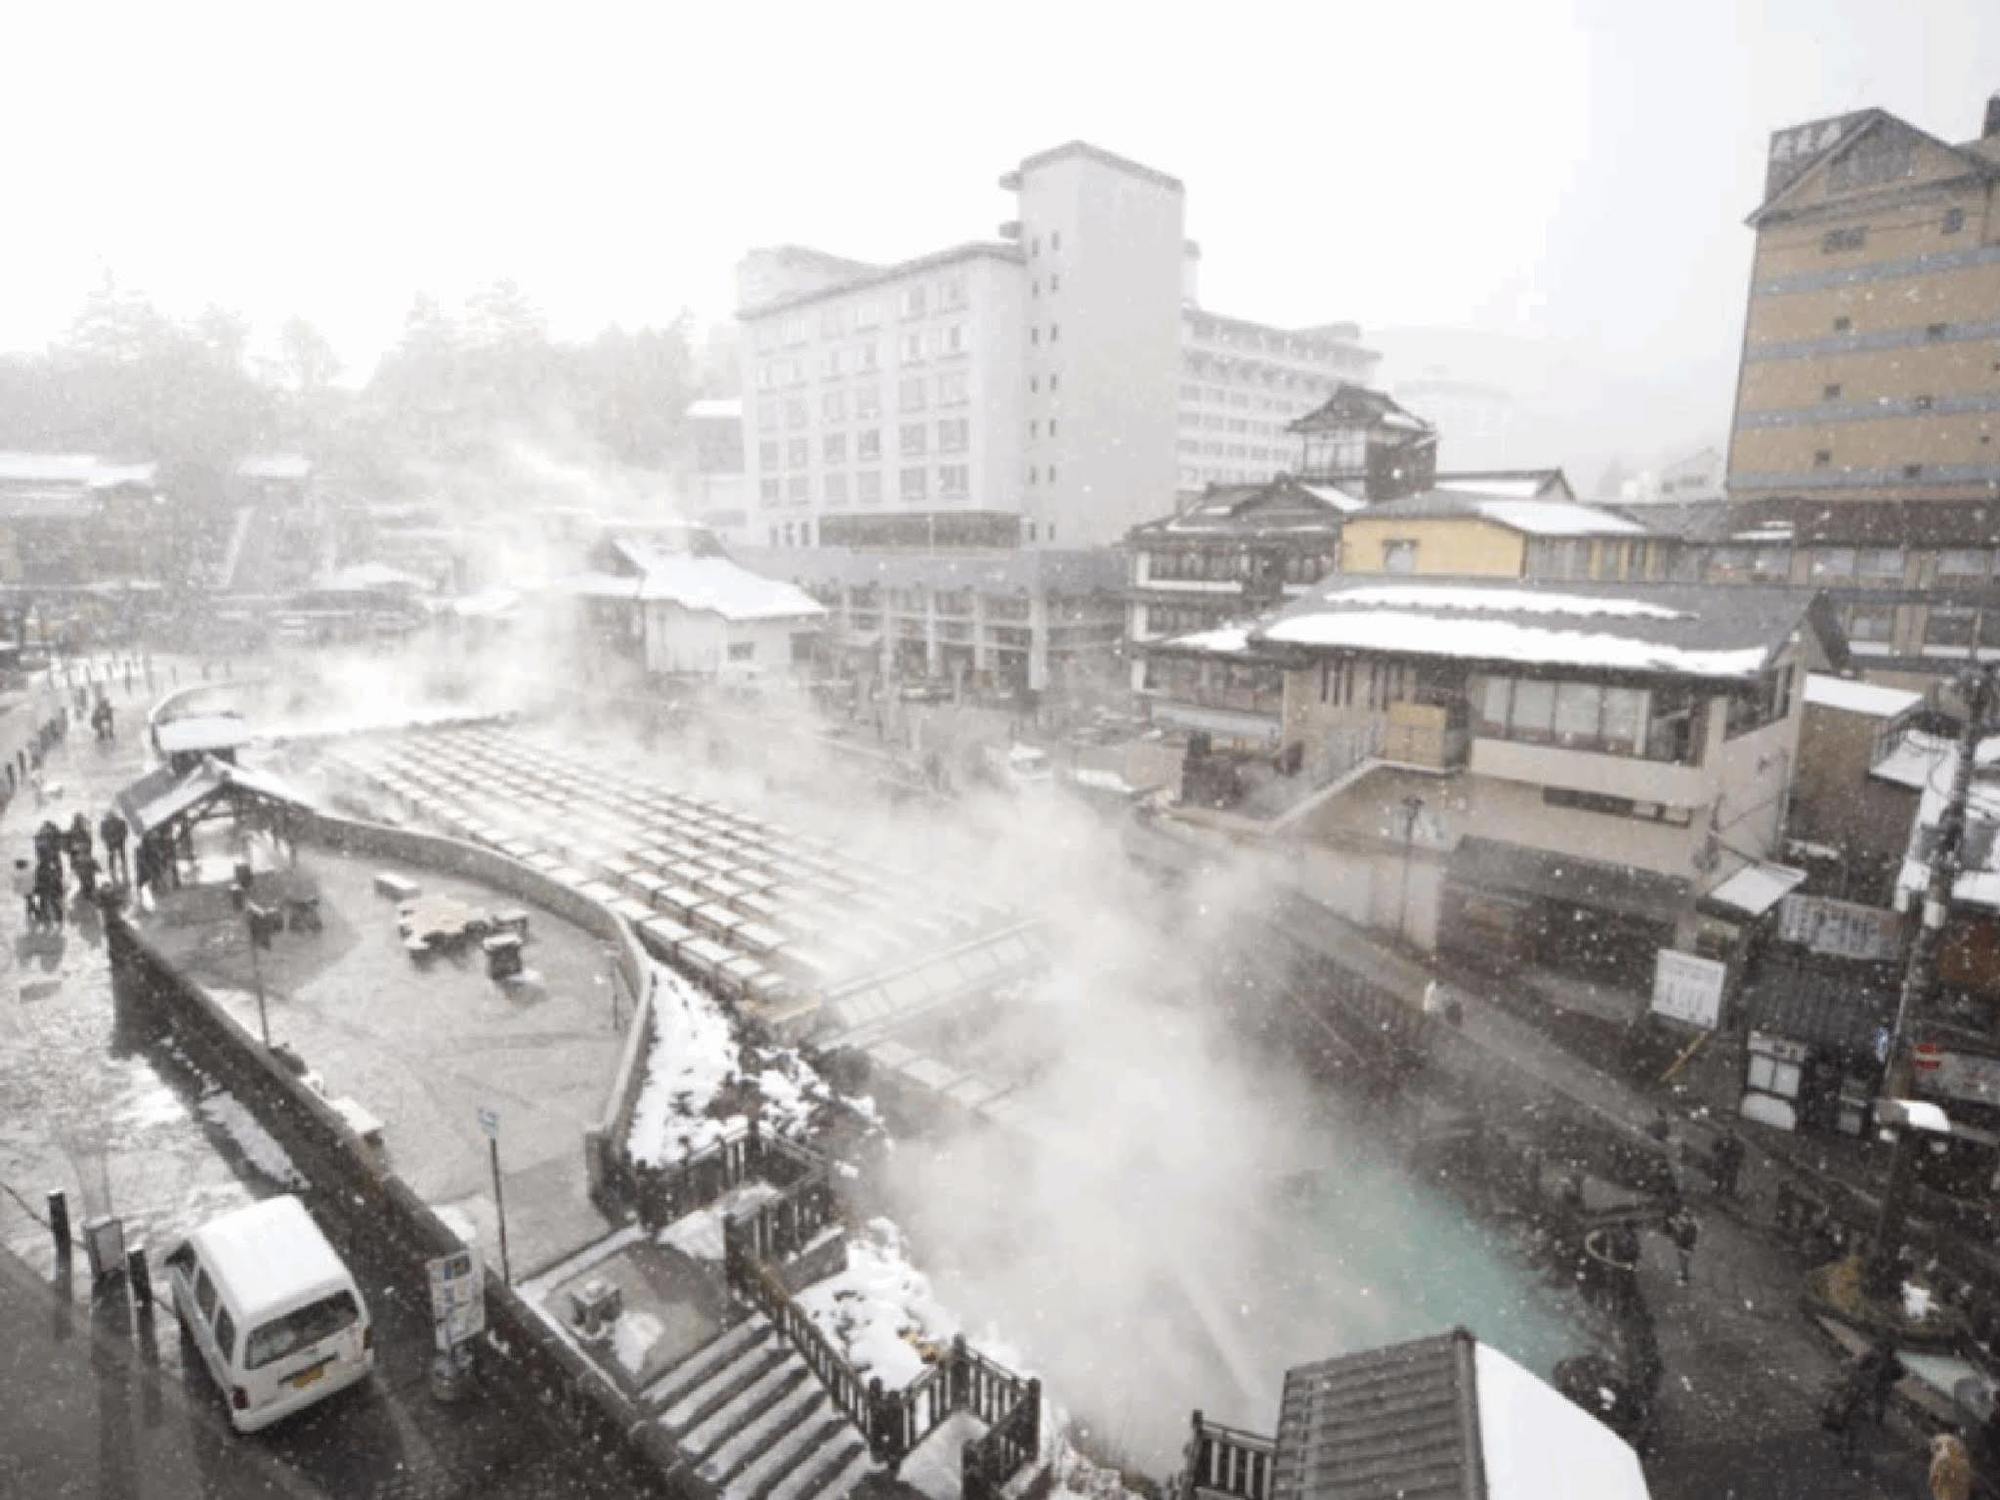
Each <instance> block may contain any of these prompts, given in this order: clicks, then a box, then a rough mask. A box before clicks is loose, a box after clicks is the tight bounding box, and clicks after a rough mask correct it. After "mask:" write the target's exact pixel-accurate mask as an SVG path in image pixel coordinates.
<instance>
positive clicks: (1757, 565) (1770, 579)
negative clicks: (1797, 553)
mask: <svg viewBox="0 0 2000 1500" xmlns="http://www.w3.org/2000/svg"><path fill="white" fill-rule="evenodd" d="M1750 576H1751V577H1753V578H1757V579H1761V580H1762V581H1764V582H1766V583H1782V582H1784V580H1786V579H1787V578H1790V577H1791V576H1792V551H1791V548H1789V547H1752V548H1751V549H1750Z"/></svg>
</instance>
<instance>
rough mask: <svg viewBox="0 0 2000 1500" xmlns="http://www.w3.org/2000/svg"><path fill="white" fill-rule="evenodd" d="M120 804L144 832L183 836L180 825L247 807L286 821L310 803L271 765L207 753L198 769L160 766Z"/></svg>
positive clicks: (257, 813)
mask: <svg viewBox="0 0 2000 1500" xmlns="http://www.w3.org/2000/svg"><path fill="white" fill-rule="evenodd" d="M117 801H118V810H119V812H120V813H122V814H123V815H124V818H125V821H126V822H127V823H128V824H130V825H131V828H132V831H133V832H134V833H135V834H137V835H138V836H139V837H140V838H149V837H152V836H154V835H161V836H163V837H166V838H175V837H178V836H179V834H180V832H181V830H183V829H186V828H192V827H193V826H194V825H195V824H197V823H201V822H206V821H207V820H208V819H210V818H213V817H219V816H223V815H228V816H231V817H236V818H241V817H242V816H243V814H244V813H245V812H246V811H249V812H251V813H253V815H255V816H258V817H260V818H264V819H271V820H274V821H280V822H282V821H283V820H285V819H286V818H289V817H290V816H291V815H293V814H295V813H299V812H304V811H307V810H309V809H310V807H311V803H309V802H308V801H307V800H306V798H305V797H303V796H302V795H300V794H299V793H298V792H297V791H295V790H293V788H292V787H290V786H289V785H287V784H286V783H285V782H284V781H282V780H280V779H279V778H278V777H276V776H273V775H271V774H270V773H269V772H268V771H258V770H254V769H252V768H251V767H248V766H234V765H230V764H228V763H227V762H225V761H222V760H218V759H217V758H216V757H214V756H212V755H211V756H205V757H203V759H202V760H201V762H200V763H199V764H198V765H196V766H195V767H194V768H193V769H191V770H187V771H179V770H176V769H175V768H174V767H172V766H161V767H159V768H158V769H156V770H152V771H149V772H147V773H146V774H145V775H144V776H142V777H140V778H139V779H138V780H137V781H135V782H133V783H132V784H131V785H130V786H128V787H126V788H125V790H124V791H122V792H120V793H119V794H118V798H117Z"/></svg>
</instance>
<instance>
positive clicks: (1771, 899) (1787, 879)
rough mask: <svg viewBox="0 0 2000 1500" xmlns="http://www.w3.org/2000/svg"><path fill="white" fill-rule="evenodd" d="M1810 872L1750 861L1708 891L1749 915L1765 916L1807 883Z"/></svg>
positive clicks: (1729, 905)
mask: <svg viewBox="0 0 2000 1500" xmlns="http://www.w3.org/2000/svg"><path fill="white" fill-rule="evenodd" d="M1805 878H1806V872H1805V871H1804V870H1795V869H1793V868H1792V867H1791V866H1790V865H1772V864H1761V863H1760V864H1749V865H1745V866H1744V867H1743V868H1742V869H1740V870H1738V871H1737V872H1736V873H1735V874H1734V875H1731V876H1730V877H1729V878H1728V879H1727V880H1725V881H1723V882H1722V884H1720V885H1718V886H1717V887H1716V888H1715V889H1714V890H1712V891H1710V892H1709V893H1708V899H1709V900H1710V901H1713V902H1716V903H1717V904H1719V905H1722V906H1727V907H1732V908H1734V909H1735V910H1737V911H1740V912H1743V913H1745V914H1747V915H1749V916H1753V917H1761V916H1763V915H1764V913H1765V912H1767V911H1769V910H1770V909H1771V908H1772V907H1774V906H1776V905H1777V904H1778V902H1779V901H1780V900H1782V899H1783V898H1784V897H1786V896H1788V895H1790V894H1791V893H1792V891H1794V890H1795V889H1797V888H1798V887H1799V886H1800V885H1802V884H1804V883H1805Z"/></svg>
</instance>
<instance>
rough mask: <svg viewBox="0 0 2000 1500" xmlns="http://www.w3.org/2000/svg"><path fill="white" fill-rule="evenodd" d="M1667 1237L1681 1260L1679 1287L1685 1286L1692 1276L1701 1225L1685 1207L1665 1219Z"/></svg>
mask: <svg viewBox="0 0 2000 1500" xmlns="http://www.w3.org/2000/svg"><path fill="white" fill-rule="evenodd" d="M1667 1236H1668V1238H1670V1239H1671V1240H1672V1241H1673V1242H1674V1249H1675V1251H1677V1252H1678V1253H1679V1255H1680V1258H1681V1285H1682V1286H1686V1285H1687V1284H1688V1282H1689V1281H1691V1280H1692V1279H1693V1276H1694V1247H1695V1242H1696V1241H1697V1240H1699V1239H1700V1238H1701V1225H1700V1224H1698V1223H1697V1222H1695V1217H1694V1214H1693V1213H1692V1212H1691V1211H1690V1210H1688V1209H1687V1208H1685V1207H1682V1208H1679V1209H1676V1210H1675V1211H1674V1212H1673V1214H1672V1215H1671V1216H1670V1217H1669V1218H1668V1219H1667Z"/></svg>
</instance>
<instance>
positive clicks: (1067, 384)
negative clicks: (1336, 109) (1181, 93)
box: [738, 141, 1375, 549]
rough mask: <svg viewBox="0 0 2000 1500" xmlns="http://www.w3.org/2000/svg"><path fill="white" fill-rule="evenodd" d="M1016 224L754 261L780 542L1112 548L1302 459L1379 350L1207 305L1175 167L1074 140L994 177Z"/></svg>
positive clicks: (756, 383)
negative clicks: (856, 256) (926, 246)
mask: <svg viewBox="0 0 2000 1500" xmlns="http://www.w3.org/2000/svg"><path fill="white" fill-rule="evenodd" d="M1000 181H1001V186H1002V187H1003V188H1005V189H1007V190H1009V191H1011V192H1013V193H1014V194H1015V195H1016V203H1017V206H1016V211H1015V212H1016V216H1015V217H1014V218H1013V219H1012V220H1010V221H1009V222H1007V223H1006V224H1004V225H1002V226H1001V233H1002V235H1003V236H1004V238H1003V239H1002V240H999V241H995V242H978V243H972V244H965V245H960V246H957V247H955V248H953V249H949V250H944V251H939V252H937V253H935V254H931V255H926V256H922V257H919V258H918V259H915V260H910V261H904V262H902V263H900V264H897V265H892V266H866V265H862V264H861V263H858V262H854V261H846V260H842V259H840V258H838V257H834V256H829V255H825V254H823V253H821V252H818V251H812V250H806V249H802V248H800V247H797V246H784V247H778V248H775V249H769V250H758V251H753V252H751V253H750V254H749V255H748V256H746V257H745V259H744V262H743V265H742V266H741V267H740V268H739V272H738V286H739V295H740V296H741V297H742V299H743V301H744V306H743V310H742V311H741V313H740V314H739V316H740V318H741V320H742V324H743V338H742V342H741V350H742V360H743V364H744V379H743V388H744V391H745V393H746V408H745V413H744V415H745V423H744V429H745V437H744V441H745V447H746V454H745V458H746V465H745V467H746V469H747V470H748V475H749V500H750V507H751V514H750V518H749V520H750V527H749V529H750V531H751V533H752V534H753V535H756V536H758V537H760V538H761V539H762V540H764V541H765V542H767V543H768V544H769V545H771V546H776V547H784V546H809V547H818V546H847V547H855V548H863V549H873V548H878V547H912V546H914V547H929V548H958V547H1013V546H1032V547H1059V548H1075V547H1095V546H1103V545H1108V544H1110V543H1112V542H1115V541H1117V540H1118V539H1119V538H1120V537H1122V536H1123V535H1124V534H1125V532H1126V531H1127V530H1129V529H1130V528H1131V527H1132V526H1133V525H1134V524H1136V523H1137V522H1139V521H1141V520H1144V519H1146V518H1148V517H1150V516H1154V515H1157V514H1159V513H1160V511H1161V510H1162V509H1164V508H1166V506H1167V505H1168V504H1170V503H1171V497H1172V496H1173V495H1174V494H1175V493H1176V492H1177V491H1191V490H1198V489H1200V488H1201V487H1203V486H1204V485H1206V484H1208V483H1210V482H1212V481H1217V480H1224V479H1227V480H1236V481H1255V480H1259V479H1264V478H1268V477H1270V476H1271V475H1274V474H1276V473H1278V472H1279V471H1280V470H1282V469H1283V468H1284V466H1285V462H1286V459H1287V458H1288V456H1289V448H1288V445H1287V444H1286V443H1285V442H1284V441H1283V438H1282V436H1281V434H1282V433H1283V429H1284V426H1285V424H1286V423H1287V422H1289V421H1291V420H1292V419H1293V418H1295V417H1297V416H1299V415H1301V414H1303V413H1304V412H1306V411H1308V410H1310V409H1311V408H1313V407H1315V406H1317V405H1318V404H1319V403H1320V402H1321V401H1323V400H1324V399H1325V398H1326V397H1327V395H1328V394H1329V393H1330V392H1331V391H1332V390H1333V388H1334V387H1335V386H1336V385H1337V384H1339V383H1340V382H1342V381H1361V380H1365V379H1366V378H1367V376H1368V374H1369V372H1370V371H1371V370H1372V368H1373V365H1374V361H1375V356H1374V355H1373V354H1372V353H1370V352H1369V351H1368V350H1365V349H1363V348H1361V347H1360V346H1359V344H1358V343H1357V342H1356V339H1357V337H1358V330H1356V329H1355V328H1354V327H1353V326H1352V325H1347V324H1341V325H1333V326H1329V327H1323V328H1317V329H1311V330H1305V331H1301V332H1287V331H1285V330H1282V329H1276V328H1268V327H1264V326H1262V325H1259V324H1254V323H1246V322H1243V321H1241V320H1239V319H1233V318H1223V317H1219V316H1217V315H1215V314H1212V313H1208V312H1206V311H1204V310H1202V309H1201V308H1200V307H1199V306H1197V305H1196V302H1195V296H1194V277H1193V270H1194V265H1195V261H1196V258H1197V255H1198V252H1197V251H1196V250H1195V248H1194V246H1193V245H1192V244H1191V242H1189V241H1188V240H1187V238H1186V236H1185V234H1184V225H1185V211H1184V209H1185V204H1184V198H1185V194H1184V190H1183V189H1182V186H1181V184H1180V183H1179V182H1178V181H1177V180H1175V179H1174V178H1172V177H1169V176H1167V175H1166V174H1165V173H1163V172H1158V171H1155V170H1153V169H1152V168H1150V167H1144V166H1140V165H1139V164H1138V163H1136V162H1131V161H1126V160H1124V159H1123V158H1121V157H1117V156H1114V155H1112V154H1111V153H1109V152H1107V151H1101V150H1099V149H1098V148H1097V147H1095V146H1090V145H1087V144H1085V143H1083V142H1080V141H1073V142H1071V143H1069V144H1068V145H1064V146H1058V147H1056V148H1055V149H1054V150H1051V151H1044V152H1041V153H1039V154H1038V155H1035V156H1031V157H1029V158H1027V159H1026V160H1025V161H1023V162H1022V163H1021V165H1020V166H1019V167H1018V168H1017V169H1015V170H1014V171H1012V172H1009V173H1007V174H1006V175H1005V176H1004V177H1002V178H1001V180H1000Z"/></svg>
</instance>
